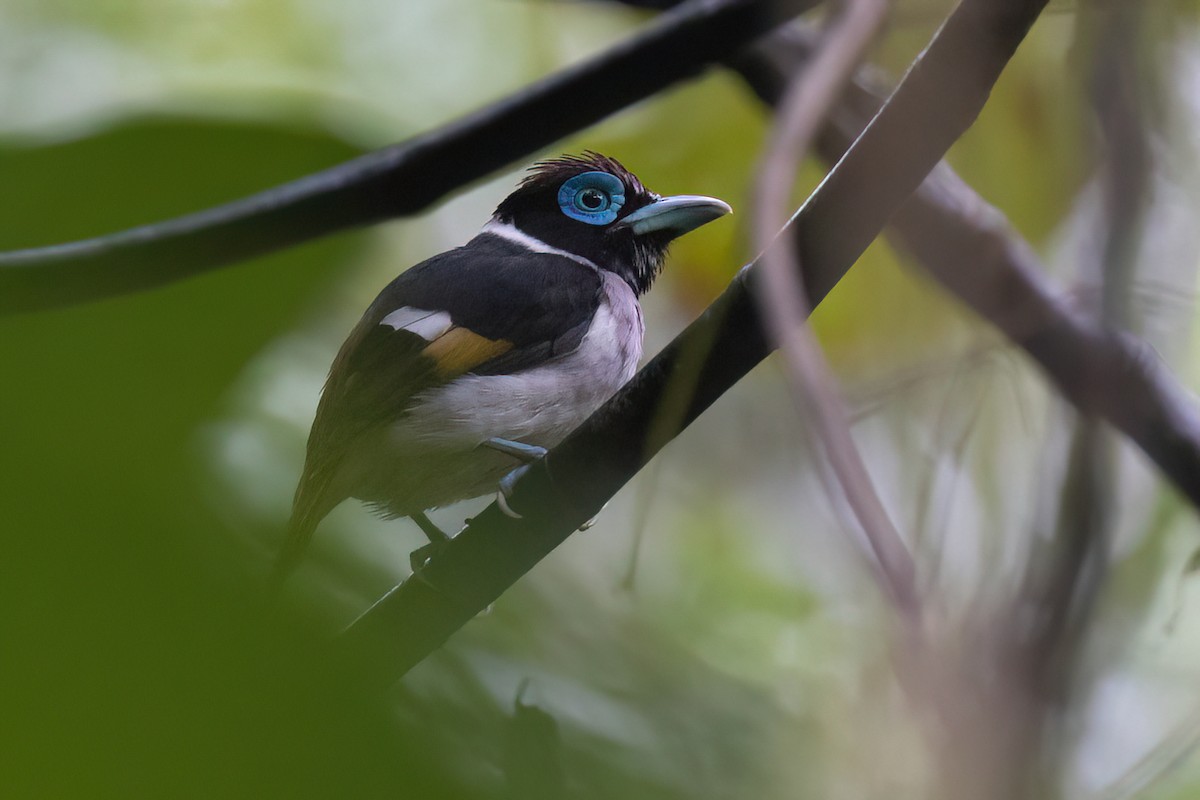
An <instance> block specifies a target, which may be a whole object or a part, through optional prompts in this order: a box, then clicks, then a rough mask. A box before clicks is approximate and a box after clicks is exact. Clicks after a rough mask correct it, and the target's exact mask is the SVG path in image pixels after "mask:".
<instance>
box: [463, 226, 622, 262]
mask: <svg viewBox="0 0 1200 800" xmlns="http://www.w3.org/2000/svg"><path fill="white" fill-rule="evenodd" d="M483 233H490V234H492V235H493V236H499V237H500V238H501V239H507V240H508V241H510V242H512V243H513V244H519V245H521V246H522V247H524V248H526V249H528V250H532V251H533V252H535V253H548V254H550V255H555V256H562V257H563V258H569V259H571V260H572V261H577V262H579V263H580V264H583V265H584V266H585V267H591V268H592V269H594V270H597V271H599V269H600V268H599V267H598V266H596V264H595V262H593V261H591V260H590V259H586V258H584V257H583V256H580V255H576V254H575V253H568V252H567V251H566V250H559V249H558V248H557V247H551V246H550V245H548V244H546V243H545V242H543V241H542V240H541V239H539V238H537V237H536V236H530V235H529V234H528V233H525V232H524V231H522V230H519V229H518V228H517V227H515V226H514V225H513V224H512V223H509V222H501V221H500V220H498V219H493V220H491V221H490V222H488V224H487V225H484V226H483Z"/></svg>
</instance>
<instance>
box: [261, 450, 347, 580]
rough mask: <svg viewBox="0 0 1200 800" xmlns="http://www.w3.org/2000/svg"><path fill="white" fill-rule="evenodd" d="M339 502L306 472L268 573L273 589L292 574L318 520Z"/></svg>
mask: <svg viewBox="0 0 1200 800" xmlns="http://www.w3.org/2000/svg"><path fill="white" fill-rule="evenodd" d="M343 499H345V498H342V497H334V496H333V495H332V493H331V492H330V490H329V480H328V479H324V480H323V479H321V476H320V474H308V473H307V471H306V474H305V475H304V477H303V478H302V479H301V480H300V485H299V486H297V487H296V497H295V499H294V500H293V501H292V517H291V519H289V520H288V526H287V533H286V534H284V539H283V546H282V547H281V548H280V549H279V555H277V556H276V557H275V566H274V567H273V569H272V570H271V584H272V585H273V586H279V585H280V584H282V583H283V582H284V581H285V580H286V579H287V577H288V576H289V575H291V574H292V572H293V571H294V570H295V569H296V567H297V566H298V565H299V564H300V560H301V559H302V558H303V557H304V551H305V550H307V549H308V543H309V542H311V541H312V537H313V532H314V531H315V530H316V529H317V526H318V525H320V524H321V520H323V519H324V518H325V516H326V515H327V514H328V513H329V512H330V511H332V510H333V507H334V506H336V505H337V504H338V503H340V502H341V501H342V500H343Z"/></svg>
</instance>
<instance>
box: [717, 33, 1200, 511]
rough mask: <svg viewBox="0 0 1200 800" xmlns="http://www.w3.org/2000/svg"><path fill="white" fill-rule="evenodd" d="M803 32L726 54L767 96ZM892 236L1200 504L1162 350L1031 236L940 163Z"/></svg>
mask: <svg viewBox="0 0 1200 800" xmlns="http://www.w3.org/2000/svg"><path fill="white" fill-rule="evenodd" d="M814 46H815V38H814V36H813V34H812V33H811V32H809V31H806V30H803V29H798V28H795V27H789V28H788V29H786V30H783V31H780V32H779V33H778V34H775V35H772V36H771V37H770V38H769V39H768V40H765V41H764V42H763V43H762V44H761V45H757V46H755V47H754V48H751V50H750V51H749V52H748V53H747V54H745V55H743V56H740V57H738V58H737V59H735V60H734V62H733V63H732V66H734V67H735V68H736V69H737V70H738V71H739V72H740V73H741V75H742V76H743V77H744V78H745V79H746V80H747V82H748V83H749V84H750V85H751V87H752V88H753V89H754V91H755V92H756V93H757V94H758V95H759V96H760V97H761V98H762V99H763V100H765V101H766V102H767V103H770V104H774V103H776V102H778V100H779V98H780V96H781V94H782V92H783V89H784V87H785V85H786V81H787V76H788V75H790V74H792V73H793V72H794V71H795V70H796V69H798V68H801V67H802V66H803V64H805V63H807V61H808V59H809V58H810V56H811V52H812V50H813V48H814ZM880 103H881V100H880V99H879V97H878V96H877V94H876V90H875V89H873V88H872V87H871V86H869V85H868V83H867V81H865V80H863V79H862V78H860V79H858V80H857V81H856V83H855V84H854V86H853V91H852V92H851V93H850V95H849V96H848V97H846V98H845V102H844V103H843V104H842V106H841V107H840V108H839V109H838V111H837V112H836V113H835V114H834V115H833V117H832V124H830V125H829V126H828V127H827V128H826V129H825V131H824V133H823V134H822V137H821V138H820V139H819V140H818V143H817V149H818V152H819V153H820V154H821V156H822V158H824V159H825V160H826V161H829V162H831V163H832V162H836V161H838V160H839V159H840V158H841V157H842V155H843V154H844V153H845V152H846V150H847V148H849V147H850V145H851V143H852V142H854V140H855V138H856V137H857V136H858V133H859V131H861V130H862V129H863V127H864V126H866V124H867V123H868V121H869V120H870V119H871V118H872V116H873V115H874V114H875V113H876V111H877V109H878V108H879V105H880ZM889 229H890V231H891V233H892V235H893V236H894V237H895V238H896V239H897V240H898V243H899V244H900V245H901V246H902V247H903V248H904V249H906V250H907V251H908V252H909V253H910V254H911V255H912V256H913V257H914V259H915V261H916V262H917V263H918V264H919V265H920V266H921V267H922V268H924V269H925V270H926V271H927V272H928V273H929V275H930V276H931V277H932V278H933V279H934V280H935V281H937V282H938V283H939V284H941V286H942V287H943V288H944V289H946V290H947V291H948V292H950V293H951V294H953V295H954V296H955V297H957V298H958V299H959V300H960V301H961V302H963V303H965V304H966V305H967V306H969V307H971V308H972V309H973V310H974V311H975V312H976V313H977V314H979V315H980V316H981V317H983V318H984V319H986V320H988V321H989V322H990V323H992V325H994V326H995V327H996V328H998V329H999V330H1000V331H1001V333H1003V334H1004V335H1005V336H1007V337H1008V338H1009V339H1010V340H1011V341H1012V342H1013V343H1014V344H1016V345H1018V346H1019V347H1021V348H1023V349H1024V350H1025V351H1026V352H1027V353H1028V354H1029V355H1030V357H1032V358H1033V359H1034V361H1035V362H1036V363H1037V364H1038V365H1039V366H1040V367H1041V368H1042V369H1043V371H1044V372H1045V373H1046V376H1047V377H1048V378H1049V379H1050V380H1051V381H1052V382H1053V383H1054V385H1055V386H1056V387H1057V388H1058V390H1059V391H1060V392H1061V393H1062V394H1063V396H1064V397H1065V398H1066V399H1067V400H1068V401H1069V402H1070V403H1072V404H1073V405H1074V406H1075V407H1076V408H1078V409H1079V410H1080V412H1081V413H1083V414H1084V415H1085V416H1087V415H1091V416H1096V417H1099V418H1101V419H1104V420H1107V421H1108V422H1109V423H1110V424H1112V425H1113V426H1114V427H1116V428H1117V429H1119V430H1120V431H1122V432H1123V433H1124V434H1125V435H1127V436H1128V437H1129V438H1130V439H1132V440H1133V441H1134V442H1135V443H1136V444H1137V445H1138V446H1139V447H1140V448H1141V449H1142V451H1143V452H1145V453H1146V455H1147V456H1148V457H1149V458H1150V460H1151V461H1153V462H1154V463H1155V465H1157V467H1158V468H1159V470H1161V471H1162V474H1163V475H1164V476H1165V477H1166V478H1167V480H1169V481H1170V482H1171V483H1172V484H1174V486H1175V488H1176V489H1178V490H1179V491H1180V493H1182V494H1183V495H1184V496H1185V497H1186V498H1187V499H1188V500H1189V501H1190V502H1191V504H1192V505H1193V506H1194V507H1196V508H1197V509H1200V407H1198V406H1197V404H1196V401H1195V398H1194V397H1193V396H1192V395H1191V394H1190V393H1189V392H1188V391H1187V390H1186V389H1184V388H1183V386H1182V385H1181V384H1180V383H1179V382H1178V381H1177V380H1176V379H1175V378H1174V376H1172V375H1171V373H1170V371H1169V370H1168V369H1167V367H1166V366H1165V365H1164V364H1163V363H1162V361H1161V359H1159V357H1158V355H1157V354H1156V353H1155V352H1154V351H1153V350H1152V349H1151V348H1150V347H1149V346H1148V345H1146V344H1145V343H1143V342H1141V341H1140V340H1138V339H1136V338H1135V337H1133V336H1130V335H1128V334H1124V333H1120V332H1117V331H1113V330H1109V329H1107V328H1105V327H1104V326H1103V325H1101V324H1100V323H1099V322H1097V321H1096V320H1094V319H1092V318H1089V317H1088V316H1087V315H1085V314H1083V313H1081V312H1080V311H1079V310H1077V309H1075V308H1073V307H1072V306H1071V305H1070V304H1069V303H1068V301H1067V300H1065V299H1064V297H1063V295H1062V293H1061V292H1058V291H1056V290H1055V288H1054V287H1053V286H1052V285H1051V284H1050V282H1049V281H1047V280H1046V278H1045V277H1044V275H1045V274H1046V270H1045V269H1044V267H1043V266H1042V264H1041V262H1040V260H1039V259H1038V257H1037V254H1036V253H1035V252H1034V250H1033V248H1032V247H1031V246H1030V244H1029V243H1028V242H1026V241H1025V240H1024V239H1023V238H1021V236H1020V235H1019V234H1018V233H1017V232H1016V231H1015V230H1013V229H1012V226H1011V225H1010V224H1009V223H1008V220H1007V219H1006V218H1005V217H1004V215H1003V214H1002V213H1001V212H1000V211H999V210H997V209H996V208H995V207H993V206H991V205H989V204H988V203H987V202H986V201H985V200H984V199H983V198H982V197H980V196H979V195H978V194H977V193H976V192H975V191H974V190H973V189H972V188H971V187H970V186H969V185H968V184H967V183H966V182H964V181H963V180H962V179H961V178H960V177H959V176H958V175H957V174H955V172H954V171H953V170H952V169H950V167H949V166H947V165H946V164H944V163H943V164H940V165H938V167H937V168H936V169H935V170H934V171H933V172H932V173H931V174H930V176H929V177H928V178H927V179H926V180H925V182H924V183H923V184H922V185H921V187H920V188H919V189H918V190H917V191H916V192H915V193H914V194H913V196H912V198H911V199H909V201H908V202H907V203H905V204H904V206H903V207H902V208H901V209H900V210H899V211H897V213H896V215H895V217H893V218H892V220H891V223H890V226H889Z"/></svg>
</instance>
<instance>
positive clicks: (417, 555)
mask: <svg viewBox="0 0 1200 800" xmlns="http://www.w3.org/2000/svg"><path fill="white" fill-rule="evenodd" d="M410 517H411V518H412V521H413V522H415V523H417V527H418V528H420V529H421V532H422V533H424V534H425V538H426V539H428V540H429V544H427V545H425V546H424V547H418V548H417V549H416V550H413V551H412V552H411V553H409V554H408V565H409V566H410V567H412V571H413V572H416V571H417V570H419V569H421V567H423V566H425V565H426V564H428V563H429V562H430V561H432V560H433V559H434V557H436V556H437V554H438V553H440V552H442V550H444V549H445V547H446V545H448V544H450V536H449V535H448V534H447V533H446V532H445V531H443V530H442V529H441V528H439V527H438V526H437V525H435V524H433V520H431V519H429V517H427V516H425V514H423V513H421V512H418V513H416V514H411V515H410Z"/></svg>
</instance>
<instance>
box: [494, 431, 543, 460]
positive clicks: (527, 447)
mask: <svg viewBox="0 0 1200 800" xmlns="http://www.w3.org/2000/svg"><path fill="white" fill-rule="evenodd" d="M479 446H480V447H488V448H491V449H492V450H495V451H496V452H499V453H504V454H505V455H507V456H512V457H513V458H515V459H517V460H518V461H520V462H521V463H522V464H532V463H533V462H535V461H538V460H539V459H542V458H545V457H546V448H544V447H538V446H537V445H536V444H525V443H524V442H516V441H513V440H512V439H501V438H500V437H499V436H493V437H492V438H491V439H488V440H487V441H485V442H484V443H483V444H481V445H479Z"/></svg>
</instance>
